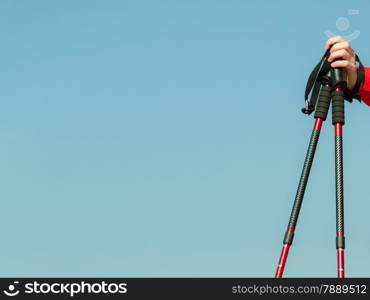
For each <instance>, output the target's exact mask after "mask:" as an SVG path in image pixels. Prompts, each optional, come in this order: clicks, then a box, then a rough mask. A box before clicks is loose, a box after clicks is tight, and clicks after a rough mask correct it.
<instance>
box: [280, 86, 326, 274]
mask: <svg viewBox="0 0 370 300" xmlns="http://www.w3.org/2000/svg"><path fill="white" fill-rule="evenodd" d="M322 83H323V85H322V87H321V91H320V96H319V99H318V103H317V108H316V111H315V124H314V127H313V131H312V135H311V139H310V142H309V145H308V150H307V154H306V158H305V161H304V164H303V169H302V173H301V178H300V180H299V184H298V188H297V193H296V196H295V200H294V204H293V208H292V212H291V215H290V219H289V223H288V228H287V231H286V233H285V236H284V241H283V249H282V250H281V254H280V259H279V263H278V267H277V270H276V274H275V278H281V277H282V275H283V272H284V267H285V263H286V260H287V257H288V253H289V248H290V246H291V245H292V242H293V237H294V230H295V228H296V225H297V221H298V216H299V212H300V210H301V205H302V201H303V197H304V193H305V190H306V186H307V181H308V177H309V175H310V171H311V166H312V161H313V158H314V155H315V151H316V146H317V142H318V140H319V137H320V132H321V127H322V123H323V121H325V120H326V117H327V115H328V110H329V105H330V90H331V88H330V85H329V80H328V79H326V80H324V81H323V82H322Z"/></svg>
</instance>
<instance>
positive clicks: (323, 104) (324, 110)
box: [315, 85, 330, 121]
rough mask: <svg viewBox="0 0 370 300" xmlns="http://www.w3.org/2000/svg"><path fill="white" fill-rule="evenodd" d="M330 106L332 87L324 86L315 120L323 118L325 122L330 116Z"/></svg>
mask: <svg viewBox="0 0 370 300" xmlns="http://www.w3.org/2000/svg"><path fill="white" fill-rule="evenodd" d="M329 106H330V87H329V86H327V85H323V86H322V87H321V90H320V96H319V100H318V102H317V105H316V111H315V118H321V119H323V120H324V121H325V120H326V117H327V116H328V111H329Z"/></svg>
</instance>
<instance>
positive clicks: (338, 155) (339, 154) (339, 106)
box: [332, 88, 345, 278]
mask: <svg viewBox="0 0 370 300" xmlns="http://www.w3.org/2000/svg"><path fill="white" fill-rule="evenodd" d="M332 99H333V106H332V113H333V125H334V135H335V195H336V201H335V202H336V248H337V273H338V278H344V248H345V238H344V194H343V130H342V126H343V125H344V95H343V92H342V90H341V89H339V88H338V89H336V90H335V91H334V92H333V93H332Z"/></svg>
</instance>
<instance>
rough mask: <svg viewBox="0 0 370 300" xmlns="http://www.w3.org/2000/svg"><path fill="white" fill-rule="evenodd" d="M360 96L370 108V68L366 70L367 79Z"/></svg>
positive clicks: (359, 92)
mask: <svg viewBox="0 0 370 300" xmlns="http://www.w3.org/2000/svg"><path fill="white" fill-rule="evenodd" d="M358 95H359V96H360V97H361V100H362V101H363V102H364V103H366V104H367V105H369V106H370V68H365V79H364V82H363V84H362V87H361V88H360V90H359V91H358Z"/></svg>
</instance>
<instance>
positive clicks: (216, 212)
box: [0, 0, 370, 277]
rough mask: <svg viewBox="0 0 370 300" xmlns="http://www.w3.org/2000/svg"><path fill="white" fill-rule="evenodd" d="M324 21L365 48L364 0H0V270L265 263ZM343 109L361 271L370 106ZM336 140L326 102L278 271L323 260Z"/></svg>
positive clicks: (352, 247)
mask: <svg viewBox="0 0 370 300" xmlns="http://www.w3.org/2000/svg"><path fill="white" fill-rule="evenodd" d="M349 9H358V10H359V12H360V13H359V14H358V15H348V13H347V12H348V10H349ZM339 17H346V18H348V20H349V21H350V27H349V28H348V29H347V30H345V31H340V30H339V29H338V28H336V21H337V19H338V18H339ZM327 29H330V30H332V31H333V32H334V33H338V34H342V35H347V34H350V33H351V32H353V31H354V30H360V31H361V35H360V36H359V38H357V39H356V40H354V41H353V42H352V44H353V47H354V48H355V50H356V51H357V53H358V54H359V55H360V57H361V59H362V60H363V62H364V64H365V65H369V66H370V42H369V41H370V3H369V1H367V0H363V1H351V2H348V1H339V0H336V1H304V2H301V1H293V0H292V1H287V0H286V1H273V0H270V1H262V0H261V1H247V0H244V1H242V0H232V1H226V0H224V1H215V0H207V1H206V0H200V1H199V0H197V1H195V0H189V1H179V0H178V1H141V0H135V1H134V0H132V1H123V0H122V1H118V0H117V1H113V0H107V1H92V0H79V1H72V0H64V1H47V0H42V1H41V0H35V1H26V0H1V1H0V39H1V42H0V99H1V109H0V145H1V146H0V203H1V208H0V234H1V243H0V270H1V271H0V275H1V276H120V277H127V276H138V277H141V276H146V277H151V276H200V277H203V276H210V277H211V276H222V277H230V276H241V277H257V276H260V277H272V276H274V274H275V269H276V265H277V261H278V258H279V255H280V250H281V246H282V239H283V234H284V231H285V229H286V226H287V222H288V218H289V215H290V210H291V206H292V203H293V200H294V196H295V192H296V188H297V183H298V180H299V176H300V172H301V167H302V164H303V159H304V156H305V153H306V149H307V145H308V140H309V137H310V135H311V130H312V125H313V118H312V116H310V117H307V116H306V115H303V114H302V113H301V112H300V108H301V107H302V105H303V93H304V88H305V84H306V80H307V77H308V75H309V73H310V71H311V70H312V68H313V67H314V65H315V64H316V63H317V62H318V60H319V59H320V57H321V56H322V54H323V51H324V48H323V47H324V42H325V40H326V39H327V37H326V36H325V34H324V31H325V30H327ZM346 110H347V119H346V120H347V123H346V125H345V127H344V171H345V174H344V176H345V231H346V236H347V245H346V246H347V249H346V268H347V270H346V271H347V272H346V275H347V276H351V277H361V276H363V277H364V276H367V277H369V276H370V273H369V270H370V184H369V181H370V174H369V172H370V155H369V149H370V134H369V132H370V107H368V106H366V105H365V104H361V103H358V102H356V103H353V104H351V105H347V106H346ZM333 151H334V138H333V128H332V125H331V117H330V118H329V122H326V123H325V124H324V127H323V132H322V135H321V139H320V141H319V146H318V149H317V153H316V157H315V161H314V165H313V168H312V173H311V177H310V180H309V183H308V187H307V193H306V197H305V199H304V203H303V207H302V211H301V215H300V219H299V221H298V225H297V230H296V237H295V242H294V244H293V247H292V250H291V252H290V255H289V259H288V263H287V267H286V270H285V275H286V276H289V277H318V276H323V277H335V276H336V250H335V190H334V189H335V188H334V155H333V153H334V152H333Z"/></svg>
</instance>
